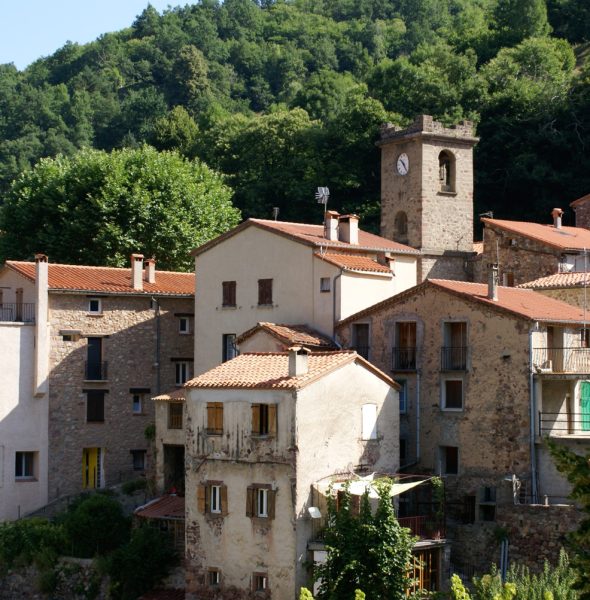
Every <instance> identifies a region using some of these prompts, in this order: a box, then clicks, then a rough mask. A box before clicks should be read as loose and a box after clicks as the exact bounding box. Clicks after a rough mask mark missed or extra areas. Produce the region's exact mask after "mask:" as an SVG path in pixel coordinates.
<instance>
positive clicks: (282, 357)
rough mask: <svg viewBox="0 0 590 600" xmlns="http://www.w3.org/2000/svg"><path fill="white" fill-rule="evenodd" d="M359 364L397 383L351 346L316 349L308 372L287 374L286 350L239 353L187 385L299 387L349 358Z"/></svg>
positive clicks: (272, 388)
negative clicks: (332, 349) (349, 348)
mask: <svg viewBox="0 0 590 600" xmlns="http://www.w3.org/2000/svg"><path fill="white" fill-rule="evenodd" d="M355 361H356V362H357V363H359V364H362V365H363V366H364V367H365V368H367V369H368V370H370V371H372V372H373V373H374V374H375V375H377V376H378V377H380V378H381V379H383V380H384V381H386V382H387V383H388V384H389V385H391V386H393V387H398V386H397V384H396V383H395V382H394V381H393V380H392V379H391V378H390V377H389V376H388V375H386V374H385V373H383V372H382V371H380V370H379V369H377V368H376V367H375V366H373V365H372V364H371V363H369V362H368V361H366V360H365V359H364V358H362V357H361V356H359V355H358V354H357V353H356V352H355V351H354V350H340V351H338V352H316V353H311V354H309V355H308V367H309V369H308V372H307V373H306V374H305V375H300V376H299V377H290V376H289V353H288V352H273V353H271V352H265V353H247V354H240V355H239V356H237V357H236V358H234V359H232V360H229V361H227V362H225V363H223V364H221V365H219V366H218V367H215V368H213V369H211V370H210V371H207V372H206V373H203V374H202V375H199V376H198V377H195V378H194V379H191V380H190V381H188V382H187V383H186V384H185V387H186V388H189V389H191V388H225V389H265V390H298V389H301V388H303V387H305V386H306V385H308V384H310V383H313V382H314V381H316V380H317V379H319V378H321V377H323V376H324V375H327V374H328V373H331V372H332V371H335V370H336V369H339V368H340V367H343V366H344V365H347V364H349V363H352V362H355Z"/></svg>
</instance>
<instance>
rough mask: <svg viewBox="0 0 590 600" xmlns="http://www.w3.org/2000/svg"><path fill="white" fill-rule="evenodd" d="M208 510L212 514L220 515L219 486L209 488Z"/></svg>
mask: <svg viewBox="0 0 590 600" xmlns="http://www.w3.org/2000/svg"><path fill="white" fill-rule="evenodd" d="M209 509H210V512H212V513H214V514H219V513H221V486H220V485H211V486H209Z"/></svg>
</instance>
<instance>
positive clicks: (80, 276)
mask: <svg viewBox="0 0 590 600" xmlns="http://www.w3.org/2000/svg"><path fill="white" fill-rule="evenodd" d="M6 266H7V267H8V268H10V269H12V270H14V271H16V272H17V273H19V274H20V275H23V276H24V277H26V278H27V279H29V280H31V281H35V263H33V262H22V261H17V260H7V261H6ZM48 276H49V289H50V290H60V291H61V290H68V291H83V292H99V293H102V294H135V295H137V294H158V295H170V296H192V295H194V293H195V275H194V273H177V272H174V271H158V270H156V282H155V283H148V282H147V281H144V282H143V290H134V289H133V286H132V284H131V269H118V268H115V267H89V266H80V265H60V264H56V263H49V264H48Z"/></svg>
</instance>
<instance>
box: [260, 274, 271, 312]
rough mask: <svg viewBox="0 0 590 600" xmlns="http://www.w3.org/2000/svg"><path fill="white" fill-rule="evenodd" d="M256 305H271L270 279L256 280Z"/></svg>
mask: <svg viewBox="0 0 590 600" xmlns="http://www.w3.org/2000/svg"><path fill="white" fill-rule="evenodd" d="M258 305H259V306H269V305H272V279H259V280H258Z"/></svg>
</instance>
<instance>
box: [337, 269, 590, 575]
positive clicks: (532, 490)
mask: <svg viewBox="0 0 590 600" xmlns="http://www.w3.org/2000/svg"><path fill="white" fill-rule="evenodd" d="M489 292H490V290H489V289H488V286H484V285H482V284H474V283H463V282H452V281H441V280H429V281H427V282H425V283H423V284H421V285H419V286H417V287H416V288H413V289H412V290H408V291H406V292H404V293H402V294H398V295H397V296H395V297H392V298H391V299H389V300H386V301H384V302H382V303H380V304H377V305H375V306H373V307H372V308H370V309H367V310H365V311H361V312H359V313H357V314H356V315H353V316H351V317H349V318H348V319H345V320H344V321H342V322H341V323H340V324H339V326H338V328H337V332H338V341H340V342H341V343H342V345H343V347H345V348H346V347H354V342H353V338H354V328H355V327H358V326H364V327H368V328H369V331H370V340H371V346H370V349H369V360H371V361H372V362H373V363H374V364H375V365H376V366H378V367H379V368H380V369H382V370H384V371H386V372H388V373H390V374H391V375H392V377H394V379H395V380H396V381H397V382H398V383H399V384H400V385H401V386H402V391H401V396H402V402H401V404H400V412H401V414H400V436H401V438H400V446H401V449H402V450H401V452H402V457H401V464H402V469H404V468H405V469H407V470H409V471H410V472H424V473H435V474H440V475H442V476H443V478H444V481H445V489H446V501H447V518H448V523H447V527H448V529H447V531H448V533H449V537H450V538H451V542H452V560H453V561H454V563H455V565H466V564H469V565H471V566H475V567H476V568H479V569H481V570H483V571H485V570H486V569H487V568H489V564H490V562H491V561H494V560H497V559H498V557H497V556H496V555H495V550H492V548H493V544H491V545H490V543H489V540H490V539H492V538H493V531H494V529H495V528H496V527H497V513H498V511H499V510H500V507H501V506H504V507H510V506H513V505H514V502H515V500H516V502H517V503H521V502H523V503H531V502H532V503H536V502H539V501H540V500H541V499H542V498H544V496H547V497H548V498H549V502H550V503H552V504H553V503H556V502H557V503H563V502H564V501H565V497H566V496H567V494H568V491H569V488H568V485H567V483H566V482H565V481H564V480H563V478H561V477H560V476H559V475H558V474H557V473H556V472H555V469H554V468H553V467H552V463H551V460H550V458H549V457H548V455H547V452H546V450H545V448H544V445H543V443H542V438H543V436H545V435H549V436H555V437H559V439H560V440H562V441H564V443H568V444H570V445H571V444H574V445H576V444H578V443H583V439H584V436H585V433H584V425H583V423H585V420H584V419H583V418H581V417H580V414H579V413H580V411H581V408H580V407H581V406H582V396H583V392H582V387H583V386H584V382H585V380H586V379H587V378H588V377H589V371H590V369H589V367H590V354H589V352H590V351H589V350H587V349H586V348H584V347H583V346H582V344H581V340H580V330H581V329H582V328H583V327H584V313H583V311H582V310H580V309H579V308H577V307H572V306H570V305H567V304H565V303H563V302H560V301H558V300H554V299H550V298H547V297H545V296H542V295H540V294H537V293H535V292H533V291H531V290H521V289H515V288H506V287H498V288H496V294H497V296H496V298H497V299H496V300H494V299H493V287H492V291H491V294H489ZM489 295H490V296H491V297H489ZM589 417H590V415H589ZM568 423H569V424H570V426H569V428H568ZM488 538H489V539H488ZM466 540H470V541H469V543H462V542H465V541H466ZM478 540H479V541H480V542H481V543H480V544H478V543H477V542H478ZM553 558H556V557H553Z"/></svg>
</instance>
